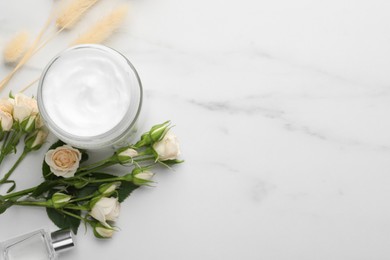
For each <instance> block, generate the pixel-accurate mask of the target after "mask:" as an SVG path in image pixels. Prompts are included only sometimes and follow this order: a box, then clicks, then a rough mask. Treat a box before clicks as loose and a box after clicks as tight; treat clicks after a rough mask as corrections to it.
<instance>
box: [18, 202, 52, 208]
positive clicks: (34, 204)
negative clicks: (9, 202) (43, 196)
mask: <svg viewBox="0 0 390 260" xmlns="http://www.w3.org/2000/svg"><path fill="white" fill-rule="evenodd" d="M14 204H15V205H18V206H33V207H45V208H51V207H52V206H51V205H49V204H48V203H47V201H15V202H14Z"/></svg>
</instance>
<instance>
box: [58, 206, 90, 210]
mask: <svg viewBox="0 0 390 260" xmlns="http://www.w3.org/2000/svg"><path fill="white" fill-rule="evenodd" d="M64 208H65V209H74V210H89V208H87V207H84V206H71V205H70V206H64Z"/></svg>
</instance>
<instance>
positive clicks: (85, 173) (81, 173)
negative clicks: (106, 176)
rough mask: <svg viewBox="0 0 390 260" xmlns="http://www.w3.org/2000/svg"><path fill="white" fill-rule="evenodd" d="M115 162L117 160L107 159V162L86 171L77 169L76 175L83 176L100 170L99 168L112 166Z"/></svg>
mask: <svg viewBox="0 0 390 260" xmlns="http://www.w3.org/2000/svg"><path fill="white" fill-rule="evenodd" d="M115 164H117V162H113V161H108V162H106V163H105V164H102V165H100V166H97V167H94V168H91V169H88V170H87V171H82V170H81V169H80V170H78V171H77V172H76V177H83V176H85V175H88V174H90V173H91V172H96V171H99V170H101V169H104V168H107V167H109V166H112V165H115Z"/></svg>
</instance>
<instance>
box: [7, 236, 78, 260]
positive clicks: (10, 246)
mask: <svg viewBox="0 0 390 260" xmlns="http://www.w3.org/2000/svg"><path fill="white" fill-rule="evenodd" d="M73 246H74V243H73V237H72V232H71V231H70V230H58V231H55V232H53V233H49V232H47V231H45V230H44V229H40V230H37V231H34V232H31V233H29V234H25V235H22V236H19V237H16V238H13V239H10V240H7V241H5V242H2V243H1V244H0V247H1V255H0V260H51V259H57V253H58V252H60V251H62V250H65V249H68V248H71V247H73Z"/></svg>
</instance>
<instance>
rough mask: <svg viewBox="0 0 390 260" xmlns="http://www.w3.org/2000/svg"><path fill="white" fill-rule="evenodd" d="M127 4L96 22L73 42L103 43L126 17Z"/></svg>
mask: <svg viewBox="0 0 390 260" xmlns="http://www.w3.org/2000/svg"><path fill="white" fill-rule="evenodd" d="M128 9H129V8H128V6H127V5H121V6H119V7H118V8H116V9H114V10H113V11H112V12H111V13H110V14H108V15H107V16H105V17H103V18H102V19H101V20H100V21H98V22H97V23H96V24H94V25H93V26H92V27H91V28H90V29H89V30H88V31H87V32H86V33H84V34H82V35H81V36H80V37H79V38H77V39H76V40H75V41H74V42H73V44H74V45H75V44H87V43H101V42H103V41H104V40H106V39H107V38H108V37H109V36H110V35H111V34H112V33H113V32H114V31H115V29H117V28H118V27H119V26H120V25H121V23H122V21H123V20H124V19H125V17H126V14H127V11H128Z"/></svg>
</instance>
